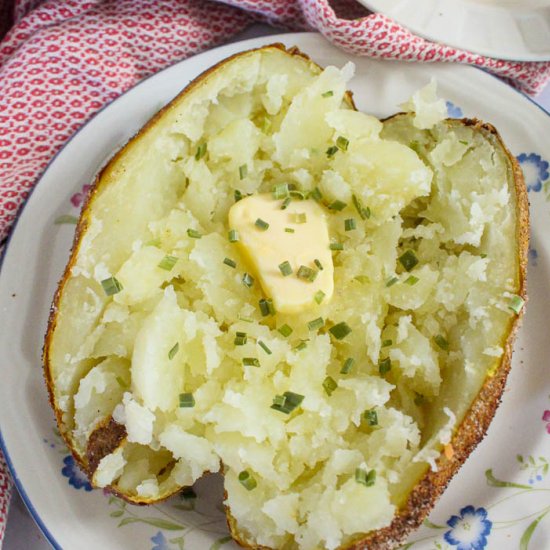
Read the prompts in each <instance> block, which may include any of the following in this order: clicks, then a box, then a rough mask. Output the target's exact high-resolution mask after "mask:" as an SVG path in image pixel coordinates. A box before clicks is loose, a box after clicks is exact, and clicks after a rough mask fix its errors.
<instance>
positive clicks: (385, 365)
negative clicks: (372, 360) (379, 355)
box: [378, 357, 391, 374]
mask: <svg viewBox="0 0 550 550" xmlns="http://www.w3.org/2000/svg"><path fill="white" fill-rule="evenodd" d="M390 370H391V359H390V358H389V357H386V359H384V360H382V361H380V363H378V371H379V372H380V374H386V373H388V372H390Z"/></svg>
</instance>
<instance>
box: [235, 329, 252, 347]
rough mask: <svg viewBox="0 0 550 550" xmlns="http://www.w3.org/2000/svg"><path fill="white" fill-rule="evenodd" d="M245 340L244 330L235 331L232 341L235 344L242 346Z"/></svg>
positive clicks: (246, 338)
mask: <svg viewBox="0 0 550 550" xmlns="http://www.w3.org/2000/svg"><path fill="white" fill-rule="evenodd" d="M247 340H248V336H247V334H246V332H237V333H236V334H235V341H234V342H233V343H234V344H235V345H236V346H244V345H245V344H246V341H247Z"/></svg>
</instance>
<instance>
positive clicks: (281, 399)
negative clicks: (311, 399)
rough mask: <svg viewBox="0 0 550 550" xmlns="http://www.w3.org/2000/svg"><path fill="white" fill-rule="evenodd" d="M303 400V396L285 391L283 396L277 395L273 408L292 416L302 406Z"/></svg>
mask: <svg viewBox="0 0 550 550" xmlns="http://www.w3.org/2000/svg"><path fill="white" fill-rule="evenodd" d="M303 400H304V396H303V395H300V394H299V393H294V392H291V391H285V393H283V395H276V396H275V397H274V398H273V404H272V405H271V408H272V409H275V410H276V411H279V412H282V413H284V414H290V413H291V412H292V411H294V410H295V409H297V408H298V407H299V406H300V405H301V404H302V401H303Z"/></svg>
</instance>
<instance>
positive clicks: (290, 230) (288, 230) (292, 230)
mask: <svg viewBox="0 0 550 550" xmlns="http://www.w3.org/2000/svg"><path fill="white" fill-rule="evenodd" d="M294 232H295V231H294V229H292V227H285V233H294Z"/></svg>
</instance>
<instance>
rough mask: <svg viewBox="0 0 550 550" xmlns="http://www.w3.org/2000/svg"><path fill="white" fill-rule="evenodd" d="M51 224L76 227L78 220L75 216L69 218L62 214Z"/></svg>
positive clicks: (67, 215)
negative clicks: (73, 225)
mask: <svg viewBox="0 0 550 550" xmlns="http://www.w3.org/2000/svg"><path fill="white" fill-rule="evenodd" d="M53 223H54V224H55V225H62V224H65V223H67V224H75V225H76V224H77V223H78V218H77V217H76V216H70V215H69V214H63V215H61V216H58V217H57V218H56V219H55V221H54V222H53Z"/></svg>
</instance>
